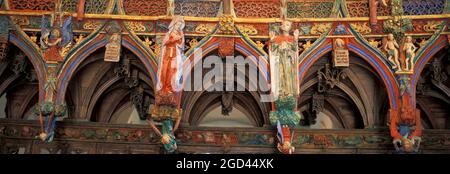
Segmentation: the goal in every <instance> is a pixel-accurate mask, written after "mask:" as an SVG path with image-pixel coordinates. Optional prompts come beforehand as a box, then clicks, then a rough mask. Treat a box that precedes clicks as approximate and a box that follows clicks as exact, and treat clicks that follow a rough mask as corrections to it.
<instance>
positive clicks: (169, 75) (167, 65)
mask: <svg viewBox="0 0 450 174" xmlns="http://www.w3.org/2000/svg"><path fill="white" fill-rule="evenodd" d="M175 35H178V36H175ZM177 37H178V38H177ZM181 42H182V38H181V33H179V32H177V33H176V34H174V33H171V34H170V36H169V39H168V40H167V41H166V43H164V45H165V50H164V57H163V60H162V66H161V75H160V80H161V86H162V87H161V91H160V92H161V93H162V94H163V95H164V94H169V93H172V92H173V91H174V89H175V88H173V86H172V80H173V78H174V77H175V76H176V74H177V45H178V44H181Z"/></svg>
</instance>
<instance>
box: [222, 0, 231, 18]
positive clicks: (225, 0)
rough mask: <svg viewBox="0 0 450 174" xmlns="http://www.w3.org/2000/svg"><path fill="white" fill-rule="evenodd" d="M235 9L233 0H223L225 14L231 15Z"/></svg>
mask: <svg viewBox="0 0 450 174" xmlns="http://www.w3.org/2000/svg"><path fill="white" fill-rule="evenodd" d="M232 11H233V0H223V14H226V15H231V14H232Z"/></svg>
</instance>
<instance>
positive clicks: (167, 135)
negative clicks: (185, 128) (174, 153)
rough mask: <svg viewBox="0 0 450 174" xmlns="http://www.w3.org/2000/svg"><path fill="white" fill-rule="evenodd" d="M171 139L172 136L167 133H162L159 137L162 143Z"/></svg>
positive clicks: (167, 142)
mask: <svg viewBox="0 0 450 174" xmlns="http://www.w3.org/2000/svg"><path fill="white" fill-rule="evenodd" d="M171 139H172V138H171V137H170V135H169V134H163V135H162V137H161V142H162V143H163V144H169V143H170V140H171Z"/></svg>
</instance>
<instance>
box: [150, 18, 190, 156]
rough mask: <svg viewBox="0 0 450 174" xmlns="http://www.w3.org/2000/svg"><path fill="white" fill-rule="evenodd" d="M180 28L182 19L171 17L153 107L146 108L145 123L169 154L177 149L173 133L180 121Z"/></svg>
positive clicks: (182, 50)
mask: <svg viewBox="0 0 450 174" xmlns="http://www.w3.org/2000/svg"><path fill="white" fill-rule="evenodd" d="M183 28H184V20H183V18H182V17H181V16H175V17H174V18H173V20H172V22H171V23H170V25H169V31H168V32H167V33H166V35H165V37H164V39H163V41H162V44H161V55H160V59H159V63H158V65H159V67H158V81H157V86H156V97H155V98H156V101H155V106H151V105H150V109H149V110H150V115H151V118H150V119H149V120H147V121H148V123H149V124H150V126H151V127H152V129H153V130H154V131H155V132H156V133H157V134H158V135H159V136H160V137H161V143H162V144H163V146H164V149H166V151H167V152H169V153H173V152H175V150H176V149H177V144H176V141H175V135H174V132H175V130H176V129H177V127H178V125H179V123H180V120H181V116H180V113H179V109H178V107H177V100H176V95H175V93H176V91H178V90H179V88H180V86H181V85H180V84H181V77H182V76H181V74H182V70H181V67H182V63H183V57H184V34H183ZM153 119H155V120H156V121H160V122H161V131H159V129H158V128H157V127H156V126H155V124H154V123H153ZM174 122H175V124H174Z"/></svg>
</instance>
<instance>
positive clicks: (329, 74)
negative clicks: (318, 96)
mask: <svg viewBox="0 0 450 174" xmlns="http://www.w3.org/2000/svg"><path fill="white" fill-rule="evenodd" d="M346 71H347V69H340V68H333V67H331V65H330V64H328V63H327V64H325V66H324V67H322V68H320V69H319V70H318V71H317V78H318V80H319V82H318V89H317V91H318V92H320V93H322V92H326V91H327V90H329V89H333V88H334V87H335V86H336V85H337V84H339V83H340V81H341V79H345V78H346V77H347V74H346Z"/></svg>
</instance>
